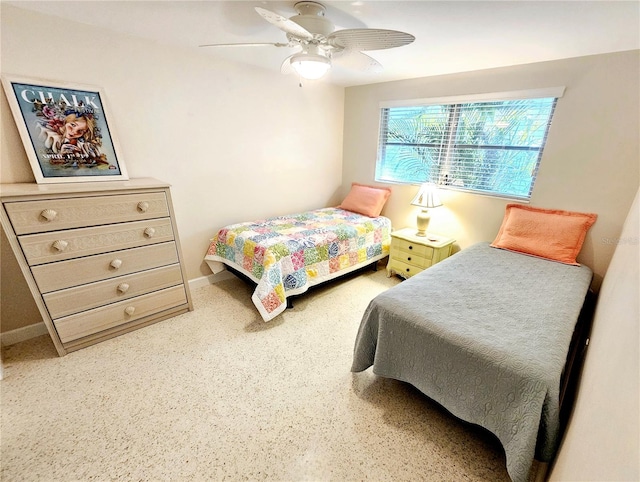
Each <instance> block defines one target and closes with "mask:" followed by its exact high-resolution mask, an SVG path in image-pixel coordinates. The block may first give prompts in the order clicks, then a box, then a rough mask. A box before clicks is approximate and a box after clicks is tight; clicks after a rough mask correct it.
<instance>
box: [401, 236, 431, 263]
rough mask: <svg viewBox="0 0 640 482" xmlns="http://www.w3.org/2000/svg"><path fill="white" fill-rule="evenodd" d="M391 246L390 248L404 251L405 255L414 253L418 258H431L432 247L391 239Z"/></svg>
mask: <svg viewBox="0 0 640 482" xmlns="http://www.w3.org/2000/svg"><path fill="white" fill-rule="evenodd" d="M391 246H392V248H395V249H398V250H400V251H404V252H405V253H414V254H416V255H418V256H422V257H423V258H427V259H431V258H432V257H433V248H432V247H430V246H425V245H423V244H418V243H415V242H413V241H409V240H406V239H402V238H392V239H391Z"/></svg>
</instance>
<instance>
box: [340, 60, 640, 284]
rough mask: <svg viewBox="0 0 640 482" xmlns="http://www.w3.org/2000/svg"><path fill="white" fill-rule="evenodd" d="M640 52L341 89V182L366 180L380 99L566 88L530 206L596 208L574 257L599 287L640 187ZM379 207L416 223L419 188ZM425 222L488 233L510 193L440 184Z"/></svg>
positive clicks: (461, 236) (402, 222) (464, 241)
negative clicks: (592, 222) (495, 195)
mask: <svg viewBox="0 0 640 482" xmlns="http://www.w3.org/2000/svg"><path fill="white" fill-rule="evenodd" d="M638 85H640V55H639V51H637V50H636V51H629V52H622V53H616V54H606V55H595V56H588V57H580V58H574V59H567V60H558V61H552V62H541V63H535V64H529V65H521V66H515V67H506V68H499V69H491V70H483V71H476V72H466V73H460V74H453V75H442V76H435V77H427V78H421V79H411V80H403V81H397V82H387V83H381V84H373V85H366V86H359V87H350V88H347V90H346V94H345V131H344V139H345V142H344V176H343V189H346V188H347V186H348V185H349V184H350V183H351V182H352V181H358V182H373V180H374V173H375V162H376V149H377V139H378V121H379V102H380V101H387V100H399V99H420V98H428V97H444V96H450V95H462V94H475V93H483V92H503V91H512V90H523V89H535V88H542V87H556V86H565V87H566V91H565V94H564V96H563V97H562V98H561V99H559V101H558V104H557V107H556V112H555V115H554V118H553V122H552V125H551V129H550V131H549V137H548V141H547V145H546V148H545V151H544V155H543V158H542V163H541V167H540V172H539V175H538V179H537V181H536V184H535V187H534V190H533V195H532V198H531V203H530V204H531V205H532V206H539V207H545V208H554V209H566V210H574V211H583V212H594V213H597V214H598V220H597V222H596V224H595V225H594V226H593V227H592V228H591V230H590V232H589V234H588V237H587V239H586V241H585V244H584V246H583V249H582V253H581V255H580V256H579V257H578V261H580V262H582V263H584V264H586V265H588V266H590V267H591V268H593V270H594V271H595V279H594V288H596V289H597V288H598V287H599V284H600V282H601V280H602V276H603V275H604V273H605V271H606V268H607V266H608V264H609V261H610V259H611V256H612V254H613V250H614V248H615V243H613V242H612V241H611V240H613V239H615V238H616V237H617V236H618V235H619V233H620V229H621V228H622V224H623V222H624V218H625V214H626V213H627V211H628V210H629V206H630V205H631V202H632V201H633V197H634V195H635V192H636V191H637V189H638V185H640V162H639V159H640V139H639V136H638V132H640V122H639V115H640V111H639V109H638V105H640V98H639V97H640V89H638ZM392 189H393V194H392V195H391V197H390V198H389V201H388V203H387V206H386V208H385V211H384V212H383V214H385V215H387V216H389V217H390V218H391V220H392V221H393V224H394V227H395V228H401V227H403V226H414V225H415V216H416V210H417V209H418V208H413V207H412V206H410V204H409V203H410V201H411V199H412V197H413V196H414V195H415V193H416V191H417V186H401V185H394V186H392ZM441 198H442V201H443V203H444V207H441V208H438V209H434V210H431V212H432V219H431V225H430V229H431V230H432V231H433V232H436V233H440V234H444V235H448V236H451V237H453V238H455V239H456V240H457V242H458V246H459V248H465V247H467V246H469V245H471V244H473V243H475V242H478V241H492V240H493V239H494V238H495V236H496V234H497V232H498V229H499V227H500V223H501V221H502V218H503V215H504V208H505V205H506V203H507V202H508V201H505V200H502V199H496V198H491V197H487V196H481V195H475V194H467V193H460V192H455V191H445V190H441Z"/></svg>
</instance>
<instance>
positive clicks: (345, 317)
mask: <svg viewBox="0 0 640 482" xmlns="http://www.w3.org/2000/svg"><path fill="white" fill-rule="evenodd" d="M398 282H400V281H399V279H397V278H387V277H386V274H385V271H384V270H379V271H377V272H373V271H366V272H364V273H362V274H360V275H358V276H351V277H349V278H346V279H344V280H341V281H338V282H336V283H332V284H330V285H327V286H324V287H320V288H316V289H314V290H313V291H311V292H310V293H309V294H308V295H306V296H303V297H301V298H298V299H296V301H295V304H294V307H293V308H292V309H290V310H287V311H286V312H285V313H284V314H283V315H281V316H279V317H278V318H276V319H274V320H272V321H271V322H269V323H264V322H263V321H262V319H261V318H260V317H259V315H258V313H257V311H256V309H255V308H254V307H253V305H252V303H251V301H250V294H251V289H250V287H249V286H247V285H245V284H244V283H243V282H242V281H240V280H237V279H230V280H227V281H223V282H220V283H217V284H215V285H211V286H207V287H204V288H199V289H197V290H194V291H193V292H192V296H193V299H194V306H195V311H193V312H191V313H187V314H184V315H180V316H178V317H175V318H172V319H169V320H166V321H163V322H160V323H157V324H155V325H151V326H148V327H146V328H143V329H140V330H137V331H135V332H132V333H128V334H126V335H123V336H120V337H118V338H115V339H112V340H108V341H106V342H103V343H101V344H99V345H95V346H92V347H89V348H85V349H83V350H80V351H77V352H74V353H71V354H69V355H67V356H65V357H62V358H60V357H58V356H57V355H56V352H55V349H54V347H53V344H52V342H51V341H50V339H49V337H48V336H41V337H38V338H34V339H32V340H28V341H26V342H22V343H19V344H16V345H12V346H10V347H5V348H4V349H3V365H4V379H3V380H2V381H1V382H0V389H1V392H0V395H1V402H2V405H1V406H2V419H1V426H0V428H1V434H0V437H1V438H0V442H1V446H0V464H1V472H0V474H1V480H2V481H20V482H25V481H46V482H50V481H64V482H70V481H116V480H117V481H208V480H212V481H217V480H230V481H235V480H272V481H298V480H312V481H329V480H333V481H357V480H370V481H385V480H389V481H403V480H406V481H409V480H411V481H413V480H415V481H491V482H495V481H506V480H509V479H508V476H507V472H506V469H505V461H504V454H503V451H502V448H501V446H500V445H499V443H498V442H497V441H496V440H495V439H494V438H493V436H491V435H490V434H488V433H487V432H485V431H484V430H482V429H480V428H478V427H475V426H471V425H468V424H466V423H463V422H461V421H459V420H458V419H456V418H454V417H453V416H451V415H450V414H449V413H448V412H446V411H445V410H444V409H442V408H441V407H440V406H438V405H437V404H435V403H434V402H432V401H430V400H429V399H428V398H427V397H425V396H423V395H422V394H421V393H420V392H418V391H417V390H416V389H414V388H413V387H411V386H410V385H407V384H404V383H401V382H398V381H394V380H388V379H382V378H379V377H377V376H375V375H374V374H373V373H371V369H369V370H367V371H365V372H363V373H359V374H352V373H351V372H350V371H349V369H350V366H351V358H352V351H353V344H354V340H355V336H356V332H357V330H358V325H359V323H360V317H361V315H362V313H363V311H364V309H365V308H366V306H367V304H368V302H369V300H370V299H371V298H372V297H374V296H375V295H376V294H378V293H380V292H381V291H383V290H385V289H388V288H389V287H391V286H393V285H394V284H396V283H398Z"/></svg>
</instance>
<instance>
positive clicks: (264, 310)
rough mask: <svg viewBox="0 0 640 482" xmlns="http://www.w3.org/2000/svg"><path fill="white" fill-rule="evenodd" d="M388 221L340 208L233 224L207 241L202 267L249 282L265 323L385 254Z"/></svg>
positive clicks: (386, 249)
mask: <svg viewBox="0 0 640 482" xmlns="http://www.w3.org/2000/svg"><path fill="white" fill-rule="evenodd" d="M390 236H391V221H390V220H389V219H388V218H386V217H384V216H379V217H376V218H370V217H367V216H362V215H360V214H356V213H353V212H350V211H346V210H343V209H339V208H323V209H317V210H314V211H308V212H304V213H300V214H293V215H290V216H279V217H273V218H268V219H263V220H259V221H251V222H244V223H239V224H233V225H230V226H226V227H224V228H222V229H221V230H220V231H218V233H217V234H216V235H215V237H214V238H213V239H212V240H211V244H210V245H209V249H208V251H207V254H206V256H205V261H206V262H207V264H208V265H209V267H210V268H211V270H212V271H213V272H214V273H218V272H220V271H222V270H224V269H225V265H229V266H231V267H233V268H234V269H236V270H238V271H240V272H241V273H243V274H244V275H246V276H248V277H249V278H250V279H252V280H253V281H254V282H255V283H256V284H257V286H256V289H255V291H254V293H253V295H252V301H253V303H254V304H255V306H256V308H257V309H258V311H259V312H260V315H261V316H262V318H263V319H264V321H269V320H271V319H273V318H274V317H276V316H277V315H279V314H280V313H282V311H284V310H285V309H286V307H287V303H286V298H287V297H288V296H292V295H296V294H300V293H303V292H305V291H306V290H307V289H308V288H309V287H310V286H313V285H316V284H318V283H321V282H323V281H327V280H329V279H333V278H336V277H338V276H341V275H343V274H346V273H348V272H350V271H353V270H355V269H357V268H360V267H363V266H366V265H367V264H370V263H373V262H374V261H376V260H378V259H381V258H383V257H385V256H387V255H388V254H389V245H390V239H391V237H390Z"/></svg>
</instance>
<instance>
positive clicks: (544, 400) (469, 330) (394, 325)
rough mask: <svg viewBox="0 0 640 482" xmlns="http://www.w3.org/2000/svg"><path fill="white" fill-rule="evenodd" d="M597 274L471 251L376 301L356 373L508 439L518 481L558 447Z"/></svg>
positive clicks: (481, 247)
mask: <svg viewBox="0 0 640 482" xmlns="http://www.w3.org/2000/svg"><path fill="white" fill-rule="evenodd" d="M591 279H592V272H591V270H590V269H589V268H588V267H586V266H568V265H564V264H561V263H556V262H553V261H547V260H544V259H539V258H535V257H531V256H527V255H523V254H518V253H513V252H510V251H505V250H500V249H496V248H492V247H490V246H489V245H488V243H479V244H476V245H473V246H471V247H469V248H467V249H465V250H462V251H460V252H459V253H457V254H455V255H453V256H452V257H450V258H447V259H445V260H444V261H442V262H440V263H438V264H436V265H435V266H433V267H431V268H429V269H428V270H426V271H424V272H422V273H420V274H418V275H416V276H414V277H412V278H410V279H408V280H406V281H403V282H402V283H400V284H398V285H396V286H394V287H393V288H391V289H389V290H387V291H386V292H383V293H381V294H380V295H378V296H376V297H375V298H374V299H373V300H372V301H371V303H370V304H369V306H368V308H367V310H366V311H365V313H364V316H363V319H362V322H361V324H360V329H359V332H358V336H357V339H356V343H355V349H354V358H353V365H352V367H351V371H353V372H360V371H363V370H366V369H367V368H368V367H370V366H373V372H374V373H375V374H377V375H379V376H382V377H387V378H394V379H397V380H402V381H405V382H408V383H410V384H412V385H414V386H415V387H416V388H418V389H419V390H420V391H422V392H423V393H424V394H426V395H427V396H429V397H430V398H432V399H433V400H435V401H437V402H438V403H440V404H441V405H443V406H444V407H445V408H446V409H447V410H449V411H450V412H451V413H452V414H454V415H455V416H457V417H459V418H461V419H463V420H466V421H468V422H471V423H475V424H478V425H481V426H482V427H485V428H486V429H488V430H490V431H491V432H493V433H494V434H495V435H496V436H497V437H498V438H499V440H500V441H501V443H502V445H503V447H504V449H505V453H506V458H507V470H508V472H509V475H510V477H511V479H512V480H514V481H518V482H519V481H525V480H527V478H528V475H529V471H530V469H531V466H532V464H533V459H534V456H535V458H537V459H538V460H540V461H544V462H548V461H550V460H551V459H552V458H553V456H554V454H555V451H556V449H557V445H558V442H559V440H558V439H559V396H560V395H559V394H560V380H561V377H562V372H563V368H564V365H565V361H566V357H567V353H568V349H569V345H570V342H571V336H572V333H573V329H574V326H575V324H576V321H577V319H578V316H579V313H580V309H581V307H582V305H583V302H584V299H585V296H586V294H587V291H588V289H589V285H590V283H591Z"/></svg>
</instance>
